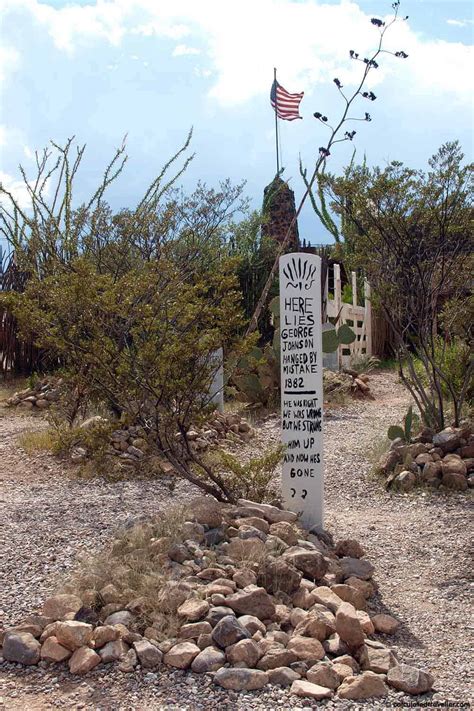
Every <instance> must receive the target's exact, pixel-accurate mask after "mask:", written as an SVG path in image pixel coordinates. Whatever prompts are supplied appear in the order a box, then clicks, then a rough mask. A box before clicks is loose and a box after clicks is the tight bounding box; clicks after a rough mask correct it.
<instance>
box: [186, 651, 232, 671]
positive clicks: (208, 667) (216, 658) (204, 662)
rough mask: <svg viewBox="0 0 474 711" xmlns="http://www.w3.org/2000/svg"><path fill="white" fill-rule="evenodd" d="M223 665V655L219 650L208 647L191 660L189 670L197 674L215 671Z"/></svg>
mask: <svg viewBox="0 0 474 711" xmlns="http://www.w3.org/2000/svg"><path fill="white" fill-rule="evenodd" d="M224 664H225V654H224V652H223V651H222V650H221V649H217V648H216V647H212V646H208V647H206V648H205V649H203V650H202V652H200V653H199V654H198V655H197V657H195V658H194V659H193V662H192V664H191V669H192V671H193V672H196V673H197V674H205V673H206V672H211V671H217V670H218V669H220V668H221V667H223V666H224Z"/></svg>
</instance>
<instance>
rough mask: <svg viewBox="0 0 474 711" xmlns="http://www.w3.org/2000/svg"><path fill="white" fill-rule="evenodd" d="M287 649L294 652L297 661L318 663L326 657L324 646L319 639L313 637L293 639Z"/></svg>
mask: <svg viewBox="0 0 474 711" xmlns="http://www.w3.org/2000/svg"><path fill="white" fill-rule="evenodd" d="M287 649H288V651H291V652H294V654H295V655H296V658H297V659H300V660H303V661H317V660H318V659H322V658H323V657H324V648H323V645H322V644H321V642H320V641H319V640H318V639H314V638H312V637H297V636H295V637H292V638H291V639H290V641H289V642H288V645H287Z"/></svg>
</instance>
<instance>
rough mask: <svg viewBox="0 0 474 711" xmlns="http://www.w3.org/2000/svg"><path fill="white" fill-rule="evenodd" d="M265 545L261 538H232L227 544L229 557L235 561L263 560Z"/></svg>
mask: <svg viewBox="0 0 474 711" xmlns="http://www.w3.org/2000/svg"><path fill="white" fill-rule="evenodd" d="M264 552H265V543H264V542H263V541H261V540H260V538H246V539H244V538H232V540H231V541H230V543H228V544H227V555H229V556H230V557H231V558H234V559H235V560H244V561H247V560H252V559H255V558H256V559H258V558H263V555H264Z"/></svg>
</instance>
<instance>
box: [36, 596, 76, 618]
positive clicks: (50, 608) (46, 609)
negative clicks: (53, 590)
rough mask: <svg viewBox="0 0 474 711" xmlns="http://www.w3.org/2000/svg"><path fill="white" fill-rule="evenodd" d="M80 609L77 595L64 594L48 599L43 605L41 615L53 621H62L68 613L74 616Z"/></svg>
mask: <svg viewBox="0 0 474 711" xmlns="http://www.w3.org/2000/svg"><path fill="white" fill-rule="evenodd" d="M81 607H82V600H81V598H80V597H77V595H68V594H66V593H64V594H60V595H54V596H53V597H50V598H48V599H47V600H46V601H45V603H44V605H43V615H44V616H45V617H51V618H52V619H53V620H62V619H63V617H64V616H65V615H67V614H68V613H69V612H73V613H74V614H76V612H77V611H78V610H80V609H81Z"/></svg>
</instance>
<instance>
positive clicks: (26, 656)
mask: <svg viewBox="0 0 474 711" xmlns="http://www.w3.org/2000/svg"><path fill="white" fill-rule="evenodd" d="M40 650H41V644H40V643H39V642H38V640H36V639H35V638H34V637H33V635H32V634H30V633H29V632H14V631H7V632H6V633H5V637H4V640H3V652H2V654H3V658H4V659H6V661H7V662H16V663H17V664H27V665H30V664H37V663H38V662H39V660H40Z"/></svg>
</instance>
